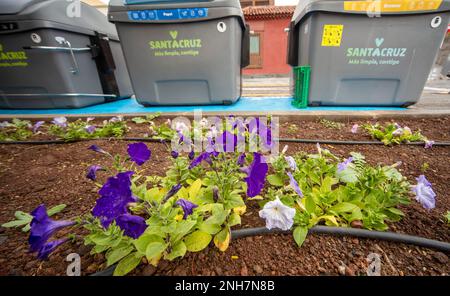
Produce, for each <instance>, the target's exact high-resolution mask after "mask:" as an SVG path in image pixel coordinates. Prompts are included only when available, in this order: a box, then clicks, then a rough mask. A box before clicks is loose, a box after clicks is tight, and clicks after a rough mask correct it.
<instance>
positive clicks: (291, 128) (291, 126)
mask: <svg viewBox="0 0 450 296" xmlns="http://www.w3.org/2000/svg"><path fill="white" fill-rule="evenodd" d="M297 131H298V126H297V125H296V124H294V123H293V124H289V126H288V132H289V133H291V134H293V133H296V132H297Z"/></svg>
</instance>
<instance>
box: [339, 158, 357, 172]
mask: <svg viewBox="0 0 450 296" xmlns="http://www.w3.org/2000/svg"><path fill="white" fill-rule="evenodd" d="M352 161H353V157H349V158H347V159H346V160H344V161H343V162H340V163H338V169H337V171H338V172H342V171H344V170H345V169H347V167H348V166H349V165H350V164H351V163H352Z"/></svg>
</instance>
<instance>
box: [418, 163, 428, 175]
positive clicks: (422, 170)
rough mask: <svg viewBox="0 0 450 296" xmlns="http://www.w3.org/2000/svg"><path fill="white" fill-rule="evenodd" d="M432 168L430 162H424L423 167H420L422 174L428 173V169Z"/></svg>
mask: <svg viewBox="0 0 450 296" xmlns="http://www.w3.org/2000/svg"><path fill="white" fill-rule="evenodd" d="M429 168H430V164H429V163H428V162H424V163H422V165H421V166H420V171H421V172H422V173H426V171H428V169H429Z"/></svg>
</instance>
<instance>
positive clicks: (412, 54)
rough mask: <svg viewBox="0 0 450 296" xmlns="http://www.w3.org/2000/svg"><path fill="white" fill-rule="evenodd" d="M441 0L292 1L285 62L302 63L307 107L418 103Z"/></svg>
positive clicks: (443, 20) (433, 51)
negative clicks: (307, 69) (305, 70)
mask: <svg viewBox="0 0 450 296" xmlns="http://www.w3.org/2000/svg"><path fill="white" fill-rule="evenodd" d="M449 11H450V2H449V1H448V0H428V1H426V0H379V1H360V0H356V1H336V0H305V1H300V2H299V4H298V6H297V8H296V10H295V12H294V16H293V18H292V22H291V25H290V30H289V45H288V63H289V64H290V65H291V66H293V67H297V66H310V67H311V76H310V81H309V83H310V84H309V105H313V106H314V105H334V106H337V105H343V106H409V105H412V104H414V103H416V102H417V101H418V99H419V98H420V96H421V93H422V90H423V88H424V85H425V83H426V80H427V77H428V75H429V73H430V70H431V68H432V66H433V63H434V61H435V58H436V55H437V53H438V50H439V47H440V45H441V44H442V41H443V38H444V36H445V32H446V31H447V25H448V22H449Z"/></svg>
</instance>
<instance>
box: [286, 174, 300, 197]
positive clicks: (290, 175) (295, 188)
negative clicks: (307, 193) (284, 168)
mask: <svg viewBox="0 0 450 296" xmlns="http://www.w3.org/2000/svg"><path fill="white" fill-rule="evenodd" d="M287 175H288V176H289V180H290V182H289V185H290V186H291V187H292V189H294V191H295V192H296V193H297V194H298V196H300V197H303V192H302V190H301V189H300V186H298V183H297V181H296V180H295V179H294V176H293V175H292V174H291V173H290V172H288V173H287Z"/></svg>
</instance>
